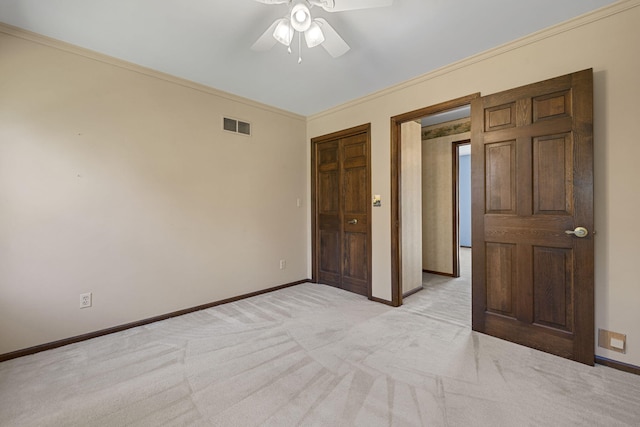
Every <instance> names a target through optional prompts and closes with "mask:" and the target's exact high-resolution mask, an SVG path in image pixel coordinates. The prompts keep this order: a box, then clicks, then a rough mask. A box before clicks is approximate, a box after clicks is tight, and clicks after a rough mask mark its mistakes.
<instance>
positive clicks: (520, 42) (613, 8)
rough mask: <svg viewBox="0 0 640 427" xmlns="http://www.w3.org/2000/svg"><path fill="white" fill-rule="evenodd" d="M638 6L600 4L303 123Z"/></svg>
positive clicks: (627, 0)
mask: <svg viewBox="0 0 640 427" xmlns="http://www.w3.org/2000/svg"><path fill="white" fill-rule="evenodd" d="M639 6H640V0H620V1H618V2H616V3H612V4H610V5H608V6H604V7H601V8H600V9H596V10H594V11H591V12H588V13H585V14H583V15H580V16H577V17H575V18H572V19H570V20H568V21H564V22H561V23H559V24H556V25H553V26H551V27H547V28H545V29H542V30H540V31H536V32H535V33H531V34H529V35H527V36H524V37H521V38H519V39H516V40H513V41H510V42H508V43H505V44H503V45H500V46H497V47H495V48H492V49H489V50H486V51H483V52H480V53H478V54H476V55H472V56H469V57H467V58H464V59H461V60H459V61H456V62H452V63H451V64H448V65H445V66H443V67H440V68H437V69H435V70H433V71H431V72H429V73H426V74H423V75H421V76H418V77H415V78H413V79H410V80H406V81H404V82H402V83H398V84H396V85H393V86H389V87H387V88H385V89H381V90H379V91H377V92H374V93H371V94H369V95H366V96H363V97H361V98H357V99H354V100H352V101H348V102H345V103H344V104H340V105H337V106H335V107H332V108H329V109H327V110H325V111H321V112H320V113H317V114H313V115H311V116H308V117H307V122H309V121H312V120H315V119H320V118H322V117H324V116H328V115H331V114H335V113H337V112H339V111H342V110H346V109H349V108H352V107H355V106H357V105H359V104H363V103H365V102H369V101H372V100H374V99H376V98H380V97H383V96H386V95H389V94H391V93H394V92H397V91H400V90H403V89H407V88H410V87H412V86H415V85H419V84H421V83H424V82H426V81H429V80H432V79H435V78H437V77H440V76H443V75H445V74H448V73H451V72H453V71H456V70H459V69H461V68H466V67H469V66H471V65H473V64H476V63H478V62H482V61H486V60H488V59H491V58H494V57H496V56H499V55H502V54H504V53H507V52H510V51H512V50H516V49H519V48H521V47H524V46H527V45H530V44H534V43H537V42H539V41H541V40H544V39H547V38H550V37H553V36H556V35H558V34H562V33H565V32H567V31H571V30H573V29H576V28H579V27H582V26H585V25H588V24H591V23H594V22H597V21H600V20H603V19H606V18H608V17H610V16H613V15H617V14H619V13H622V12H625V11H627V10H629V9H633V8H635V7H639Z"/></svg>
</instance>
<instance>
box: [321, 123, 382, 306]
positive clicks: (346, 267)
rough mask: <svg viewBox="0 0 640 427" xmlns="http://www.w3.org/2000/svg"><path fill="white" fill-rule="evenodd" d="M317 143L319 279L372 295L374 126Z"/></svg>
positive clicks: (329, 136)
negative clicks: (371, 139) (371, 141)
mask: <svg viewBox="0 0 640 427" xmlns="http://www.w3.org/2000/svg"><path fill="white" fill-rule="evenodd" d="M312 144H313V151H312V153H313V159H312V164H313V172H312V174H313V177H312V182H313V185H312V187H313V193H314V202H315V203H314V214H313V215H314V242H313V246H314V254H313V280H314V281H316V282H319V283H324V284H328V285H331V286H335V287H338V288H341V289H345V290H347V291H351V292H355V293H358V294H361V295H365V296H371V295H370V293H371V291H370V289H371V227H370V221H369V218H370V204H369V197H370V193H371V191H370V187H371V185H370V182H371V178H370V148H369V126H368V125H367V126H363V127H362V126H361V127H358V128H354V129H349V130H346V131H343V132H338V133H335V134H331V135H327V136H325V137H319V138H314V139H313V140H312Z"/></svg>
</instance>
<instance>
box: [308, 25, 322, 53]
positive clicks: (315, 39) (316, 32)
mask: <svg viewBox="0 0 640 427" xmlns="http://www.w3.org/2000/svg"><path fill="white" fill-rule="evenodd" d="M304 39H305V41H306V42H307V47H309V48H312V47H316V46H318V45H319V44H322V42H324V34H323V33H322V29H321V28H320V25H318V23H317V22H315V21H314V22H312V23H311V25H310V26H309V29H308V30H307V31H305V32H304Z"/></svg>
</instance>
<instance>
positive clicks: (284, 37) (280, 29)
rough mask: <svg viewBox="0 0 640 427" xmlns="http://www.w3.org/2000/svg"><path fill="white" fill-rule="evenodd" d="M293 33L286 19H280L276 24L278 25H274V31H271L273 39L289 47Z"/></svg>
mask: <svg viewBox="0 0 640 427" xmlns="http://www.w3.org/2000/svg"><path fill="white" fill-rule="evenodd" d="M293 33H294V30H293V28H291V24H290V23H289V20H288V19H287V18H282V19H281V20H280V21H279V22H278V25H276V29H275V30H274V31H273V38H274V39H276V40H277V41H278V42H279V43H282V44H283V45H285V46H289V45H290V44H291V40H293Z"/></svg>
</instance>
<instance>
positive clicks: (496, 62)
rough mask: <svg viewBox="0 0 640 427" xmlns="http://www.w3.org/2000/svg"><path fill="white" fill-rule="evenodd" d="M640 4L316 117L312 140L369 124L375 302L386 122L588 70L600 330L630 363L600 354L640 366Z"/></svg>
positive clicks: (380, 280) (381, 258)
mask: <svg viewBox="0 0 640 427" xmlns="http://www.w3.org/2000/svg"><path fill="white" fill-rule="evenodd" d="M638 23H640V1H638V0H631V1H623V2H619V3H616V4H614V5H613V6H611V7H609V8H606V9H603V10H601V11H599V12H596V13H592V14H589V15H587V16H585V17H582V18H579V19H576V20H572V21H569V22H567V23H565V24H562V25H559V26H556V27H553V28H550V29H548V30H546V31H543V32H540V33H537V34H534V35H532V36H530V37H528V38H525V39H522V40H519V41H516V42H514V43H511V44H509V45H506V46H503V47H501V48H498V49H494V50H491V51H489V52H485V53H484V54H481V55H478V56H475V57H472V58H469V59H467V60H464V61H461V62H459V63H455V64H452V65H450V66H448V67H445V68H443V69H440V70H437V71H435V72H433V73H430V74H427V75H425V76H422V77H419V78H417V79H415V80H412V81H409V82H405V83H403V84H401V85H398V86H396V87H393V88H390V89H387V90H384V91H381V92H379V93H375V94H372V95H371V96H369V97H367V98H364V99H359V100H356V101H354V102H351V103H349V104H346V105H341V106H339V107H336V108H334V109H332V110H329V111H326V112H323V113H320V114H317V115H315V116H312V117H310V118H309V120H308V127H307V136H308V137H309V138H310V137H314V136H317V135H322V134H326V133H329V132H333V131H336V130H340V129H344V128H348V127H351V126H354V125H358V124H361V123H368V122H371V129H372V139H371V143H372V165H373V168H372V191H373V193H374V194H380V195H381V196H382V201H383V204H382V207H381V208H379V209H374V211H373V223H372V225H373V295H374V296H376V297H378V298H383V299H386V300H390V299H391V284H390V283H391V259H390V253H391V251H390V247H391V245H390V234H391V229H390V227H391V224H390V222H391V214H390V205H389V197H390V194H389V191H390V181H391V180H390V176H391V171H390V148H389V147H390V142H389V139H390V137H389V135H390V128H389V123H390V117H392V116H395V115H398V114H402V113H406V112H408V111H413V110H416V109H418V108H422V107H426V106H430V105H434V104H437V103H439V102H444V101H447V100H451V99H454V98H457V97H461V96H465V95H469V94H472V93H475V92H481V93H482V94H485V95H486V94H491V93H495V92H498V91H501V90H506V89H510V88H514V87H517V86H521V85H524V84H528V83H531V82H536V81H540V80H544V79H547V78H551V77H555V76H559V75H563V74H567V73H571V72H574V71H578V70H582V69H585V68H593V70H594V97H595V99H594V101H595V107H594V109H595V111H594V113H595V129H594V131H595V135H594V136H595V218H596V230H597V233H598V234H597V236H596V254H595V256H596V267H595V274H596V328H606V329H610V330H613V331H618V332H621V333H625V334H627V340H628V342H627V344H628V352H627V354H626V355H623V354H619V353H614V352H610V351H608V350H604V349H601V348H598V349H597V354H599V355H601V356H605V357H609V358H612V359H616V360H620V361H623V362H627V363H632V364H635V365H640V310H638V308H637V306H638V304H639V303H640V279H639V278H638V277H639V276H638V272H637V268H636V264H637V259H638V253H639V250H638V242H640V228H638V227H633V224H634V219H635V217H636V215H637V213H638V212H639V211H640V197H638V190H637V183H638V182H640V168H638V167H637V161H638V159H639V158H640V144H638V143H637V129H636V123H635V122H636V121H637V117H639V116H640V103H639V102H638V100H639V99H640V84H638V76H640V55H638V54H637V50H638V43H637V41H638V40H640V25H638Z"/></svg>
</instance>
